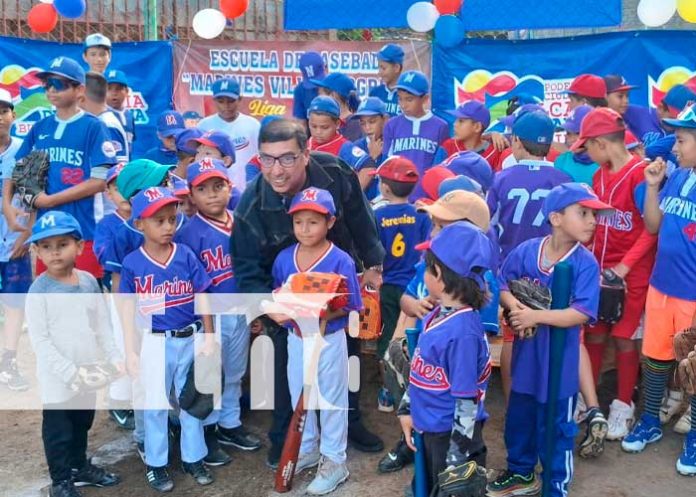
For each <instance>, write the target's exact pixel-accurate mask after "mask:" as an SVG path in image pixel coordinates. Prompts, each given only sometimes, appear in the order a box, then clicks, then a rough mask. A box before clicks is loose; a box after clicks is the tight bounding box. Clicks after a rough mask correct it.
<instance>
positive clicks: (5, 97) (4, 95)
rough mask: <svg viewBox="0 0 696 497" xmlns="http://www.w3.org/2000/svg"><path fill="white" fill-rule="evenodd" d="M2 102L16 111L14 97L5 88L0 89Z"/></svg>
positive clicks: (0, 100)
mask: <svg viewBox="0 0 696 497" xmlns="http://www.w3.org/2000/svg"><path fill="white" fill-rule="evenodd" d="M0 102H1V103H4V104H7V105H9V106H10V108H12V109H14V103H12V95H10V92H9V91H7V90H5V89H4V88H0Z"/></svg>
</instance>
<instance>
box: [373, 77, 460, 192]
mask: <svg viewBox="0 0 696 497" xmlns="http://www.w3.org/2000/svg"><path fill="white" fill-rule="evenodd" d="M396 89H397V90H398V94H399V106H400V107H401V110H402V111H403V114H401V115H399V116H396V117H394V118H392V119H390V120H389V121H388V122H387V124H386V125H385V126H384V132H383V140H384V145H383V147H382V150H383V154H384V156H385V157H388V156H390V155H400V156H402V157H406V158H407V159H409V160H411V162H413V163H414V164H415V165H416V167H417V168H418V176H419V177H420V178H421V179H422V178H423V175H424V174H425V172H426V171H427V170H428V169H430V168H431V167H432V166H433V164H435V159H436V156H437V155H438V151H439V150H440V145H442V144H443V143H444V142H445V140H447V139H448V138H449V127H448V126H447V123H446V122H445V121H444V120H443V119H440V118H439V117H436V116H434V115H433V113H432V112H430V111H426V110H425V104H426V103H427V101H428V98H429V97H428V93H429V91H430V85H429V83H428V79H427V78H426V77H425V74H423V73H422V72H419V71H406V72H405V73H403V74H402V75H401V76H400V77H399V81H398V82H397V84H396ZM440 155H443V156H444V151H442V153H441V154H440ZM442 158H443V159H444V157H442ZM423 197H425V192H424V191H423V188H422V186H421V183H420V182H419V183H417V184H416V188H415V190H414V191H413V193H412V194H411V195H410V196H409V201H411V202H413V201H415V200H416V199H419V198H423Z"/></svg>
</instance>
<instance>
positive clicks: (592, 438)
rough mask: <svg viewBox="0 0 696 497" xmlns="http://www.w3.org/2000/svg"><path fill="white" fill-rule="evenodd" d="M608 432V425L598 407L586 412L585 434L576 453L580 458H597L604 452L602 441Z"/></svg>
mask: <svg viewBox="0 0 696 497" xmlns="http://www.w3.org/2000/svg"><path fill="white" fill-rule="evenodd" d="M608 430H609V425H608V423H607V420H606V419H605V418H604V414H602V411H600V410H599V407H592V408H590V409H589V410H588V411H587V432H586V434H585V439H584V440H583V441H582V443H581V444H580V449H579V451H578V453H579V455H580V457H582V458H585V459H587V458H589V457H598V456H599V455H600V454H601V453H602V452H604V439H605V438H606V436H607V431H608Z"/></svg>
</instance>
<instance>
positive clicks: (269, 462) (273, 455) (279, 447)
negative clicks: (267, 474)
mask: <svg viewBox="0 0 696 497" xmlns="http://www.w3.org/2000/svg"><path fill="white" fill-rule="evenodd" d="M282 453H283V444H275V443H274V444H271V448H270V449H268V457H266V466H268V467H269V468H271V469H272V470H276V469H278V463H280V455H281V454H282Z"/></svg>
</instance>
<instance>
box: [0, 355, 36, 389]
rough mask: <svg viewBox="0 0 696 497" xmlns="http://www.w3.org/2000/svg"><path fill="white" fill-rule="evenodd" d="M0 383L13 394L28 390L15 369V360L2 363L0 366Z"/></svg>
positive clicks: (25, 382) (25, 381) (24, 381)
mask: <svg viewBox="0 0 696 497" xmlns="http://www.w3.org/2000/svg"><path fill="white" fill-rule="evenodd" d="M0 383H4V384H5V385H7V388H9V389H10V390H12V391H14V392H23V391H25V390H27V389H28V388H29V383H28V382H27V380H25V379H24V376H22V374H21V373H20V372H19V369H18V368H17V359H10V360H4V361H2V366H0Z"/></svg>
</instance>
